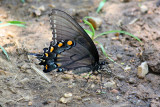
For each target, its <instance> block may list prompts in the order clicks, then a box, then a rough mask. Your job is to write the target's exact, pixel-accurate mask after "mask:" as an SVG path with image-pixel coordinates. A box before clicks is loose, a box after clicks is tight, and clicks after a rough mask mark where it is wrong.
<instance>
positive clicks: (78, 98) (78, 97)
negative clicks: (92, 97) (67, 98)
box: [74, 96, 82, 100]
mask: <svg viewBox="0 0 160 107" xmlns="http://www.w3.org/2000/svg"><path fill="white" fill-rule="evenodd" d="M74 98H75V99H77V100H82V98H81V97H80V96H75V97H74Z"/></svg>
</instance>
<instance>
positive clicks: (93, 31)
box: [83, 17, 95, 40]
mask: <svg viewBox="0 0 160 107" xmlns="http://www.w3.org/2000/svg"><path fill="white" fill-rule="evenodd" d="M87 18H91V17H84V18H83V22H84V24H87V25H88V26H89V27H90V29H91V31H92V33H93V34H92V37H91V39H92V40H93V38H94V36H95V29H94V27H93V26H92V24H91V23H90V22H88V21H87Z"/></svg>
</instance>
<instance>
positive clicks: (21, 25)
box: [11, 24, 26, 27]
mask: <svg viewBox="0 0 160 107" xmlns="http://www.w3.org/2000/svg"><path fill="white" fill-rule="evenodd" d="M11 25H15V26H19V27H26V26H25V25H23V24H11Z"/></svg>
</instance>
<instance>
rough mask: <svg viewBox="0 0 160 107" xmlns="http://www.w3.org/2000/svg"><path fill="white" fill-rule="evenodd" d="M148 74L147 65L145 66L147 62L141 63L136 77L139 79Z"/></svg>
mask: <svg viewBox="0 0 160 107" xmlns="http://www.w3.org/2000/svg"><path fill="white" fill-rule="evenodd" d="M148 72H149V71H148V64H147V62H143V63H141V65H140V66H138V72H137V76H138V77H139V78H144V77H145V76H146V74H147V73H148Z"/></svg>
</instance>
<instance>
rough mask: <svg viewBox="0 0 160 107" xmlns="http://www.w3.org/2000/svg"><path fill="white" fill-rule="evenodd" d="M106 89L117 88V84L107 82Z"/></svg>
mask: <svg viewBox="0 0 160 107" xmlns="http://www.w3.org/2000/svg"><path fill="white" fill-rule="evenodd" d="M104 87H105V88H110V87H111V88H115V87H116V83H115V82H114V81H110V82H106V83H104Z"/></svg>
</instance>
